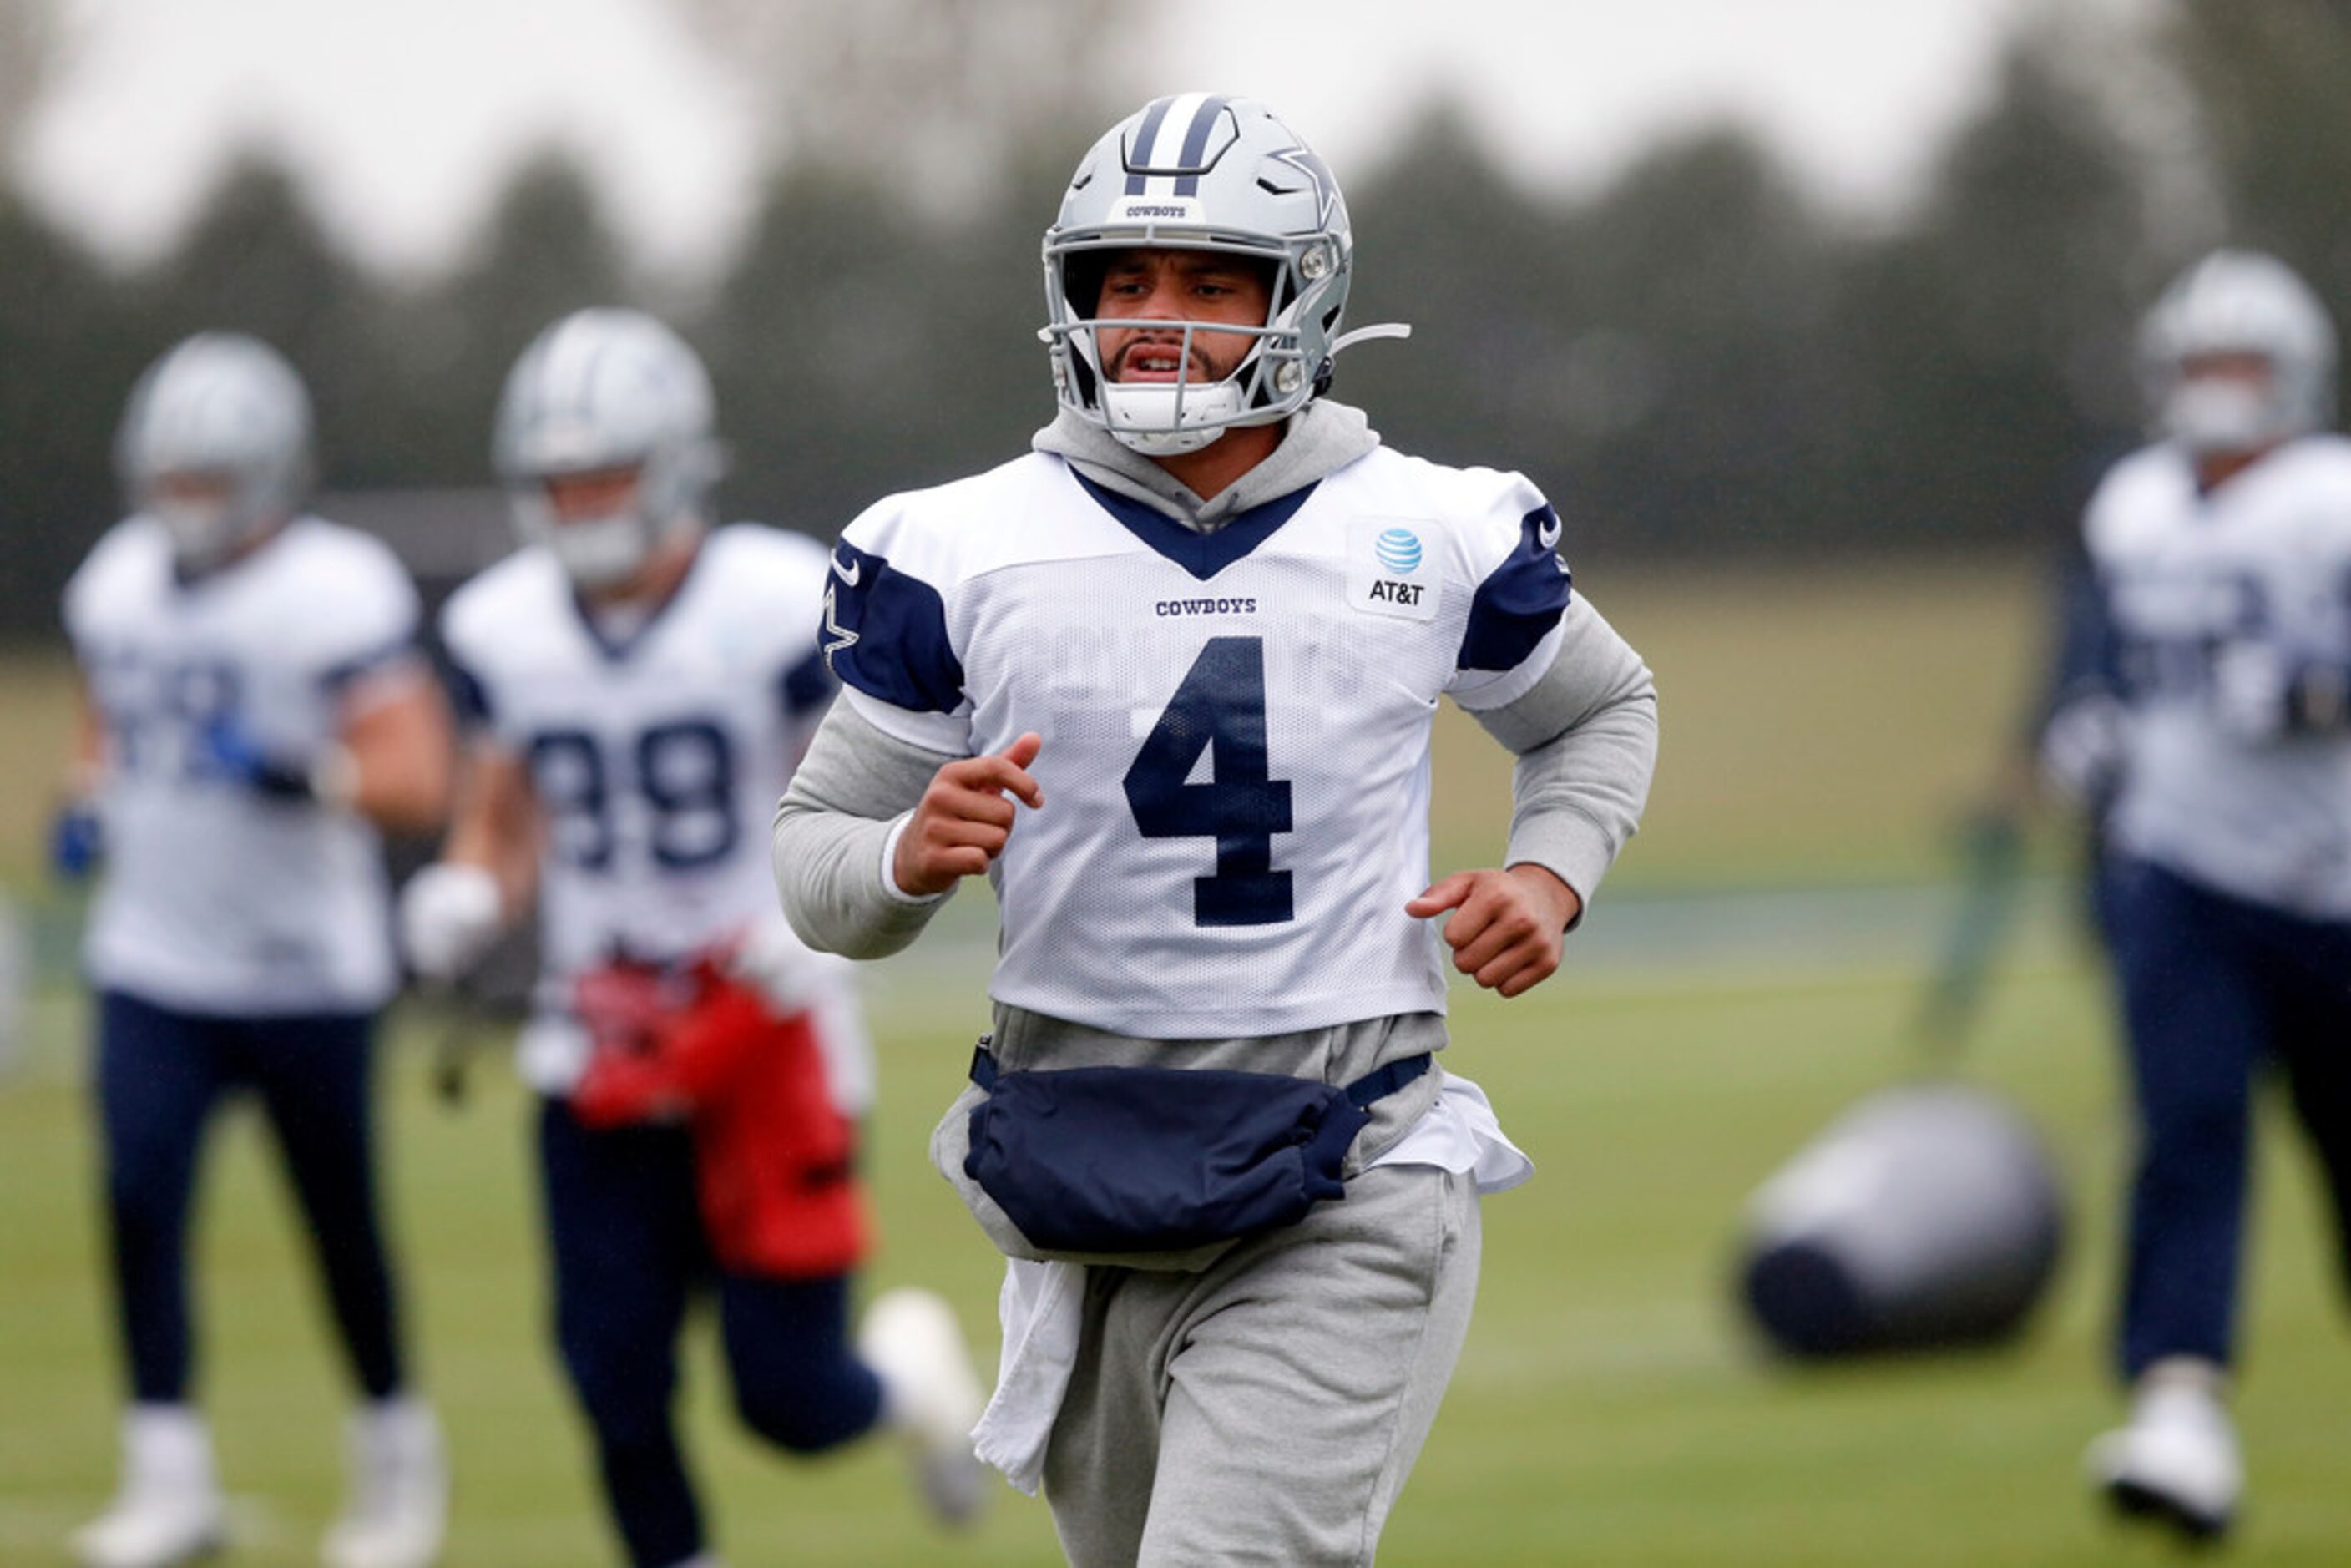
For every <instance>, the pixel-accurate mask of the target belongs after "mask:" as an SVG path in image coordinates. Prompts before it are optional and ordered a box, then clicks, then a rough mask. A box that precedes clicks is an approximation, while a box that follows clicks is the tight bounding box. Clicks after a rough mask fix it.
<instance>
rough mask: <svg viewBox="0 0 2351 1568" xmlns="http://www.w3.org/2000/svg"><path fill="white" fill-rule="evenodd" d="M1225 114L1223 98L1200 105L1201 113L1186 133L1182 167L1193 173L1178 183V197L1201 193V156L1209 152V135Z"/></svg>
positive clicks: (1195, 115) (1176, 189)
mask: <svg viewBox="0 0 2351 1568" xmlns="http://www.w3.org/2000/svg"><path fill="white" fill-rule="evenodd" d="M1224 112H1225V99H1222V98H1210V99H1207V101H1206V102H1204V103H1202V104H1201V105H1200V108H1199V111H1198V112H1197V113H1196V114H1194V115H1193V116H1192V125H1191V129H1190V130H1188V131H1185V132H1184V152H1183V156H1182V159H1181V165H1182V167H1184V168H1186V169H1189V170H1191V171H1193V172H1191V173H1188V174H1186V175H1185V176H1184V177H1183V178H1182V179H1180V180H1177V181H1176V182H1175V193H1176V194H1177V195H1179V196H1196V195H1198V194H1199V193H1200V175H1199V172H1198V171H1199V167H1200V159H1201V156H1202V155H1203V154H1204V153H1206V152H1207V151H1208V133H1209V132H1210V131H1214V130H1215V129H1216V127H1217V116H1218V115H1220V114H1222V113H1224Z"/></svg>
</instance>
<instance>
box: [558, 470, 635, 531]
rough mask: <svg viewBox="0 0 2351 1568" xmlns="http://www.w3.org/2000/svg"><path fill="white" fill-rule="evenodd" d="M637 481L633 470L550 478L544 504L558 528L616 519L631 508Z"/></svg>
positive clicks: (633, 505)
mask: <svg viewBox="0 0 2351 1568" xmlns="http://www.w3.org/2000/svg"><path fill="white" fill-rule="evenodd" d="M638 477H639V475H638V471H637V470H636V469H634V468H600V469H596V470H594V471H593V472H590V473H585V474H555V475H550V476H549V477H548V480H547V504H548V505H549V507H552V508H553V509H554V512H555V520H556V522H557V523H558V524H559V525H560V524H563V523H576V522H588V521H592V520H594V519H596V518H600V517H617V516H620V515H621V514H623V513H626V512H629V511H631V510H632V509H633V508H634V507H635V506H636V502H637V483H638Z"/></svg>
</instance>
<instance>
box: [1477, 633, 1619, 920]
mask: <svg viewBox="0 0 2351 1568" xmlns="http://www.w3.org/2000/svg"><path fill="white" fill-rule="evenodd" d="M1477 718H1478V720H1479V723H1480V724H1482V725H1484V726H1485V727H1486V728H1487V729H1488V730H1489V731H1491V732H1492V733H1493V734H1494V735H1495V736H1496V737H1497V738H1499V739H1500V740H1501V741H1502V742H1503V743H1504V744H1505V745H1507V746H1509V747H1510V749H1511V750H1513V751H1515V752H1517V753H1518V756H1519V763H1518V767H1517V769H1516V770H1515V772H1514V774H1513V777H1512V780H1511V816H1510V847H1509V849H1508V851H1507V852H1506V853H1505V855H1504V858H1503V863H1504V864H1505V865H1517V864H1521V863H1525V864H1533V865H1539V866H1542V867H1544V868H1545V869H1547V870H1549V871H1550V872H1552V873H1553V874H1555V875H1556V876H1558V877H1559V878H1560V880H1562V882H1564V883H1567V884H1568V886H1569V887H1571V888H1573V889H1574V891H1575V892H1576V894H1577V895H1578V896H1579V897H1581V898H1582V899H1583V901H1584V902H1585V903H1587V904H1588V903H1589V902H1590V901H1591V899H1592V895H1593V893H1594V892H1595V891H1596V890H1597V889H1598V887H1599V885H1600V882H1601V879H1602V878H1603V877H1604V876H1605V875H1606V874H1607V873H1608V868H1609V866H1610V865H1612V864H1613V863H1614V862H1615V859H1616V855H1617V853H1618V852H1620V851H1621V850H1623V848H1624V847H1625V841H1627V840H1629V839H1630V838H1631V837H1632V836H1633V833H1634V831H1635V829H1636V827H1637V826H1638V825H1639V822H1640V818H1641V810H1642V808H1643V807H1644V806H1645V805H1646V804H1647V801H1648V796H1649V779H1650V777H1651V775H1652V774H1653V773H1654V772H1655V771H1656V760H1657V693H1656V682H1655V680H1654V679H1653V678H1652V677H1651V675H1650V674H1649V669H1648V666H1647V665H1646V664H1644V663H1643V662H1642V660H1641V657H1640V655H1639V654H1637V653H1635V652H1634V651H1633V649H1632V648H1631V647H1630V646H1629V645H1628V644H1627V643H1625V640H1624V639H1623V638H1621V637H1619V636H1618V635H1617V634H1616V633H1615V632H1614V630H1613V629H1612V628H1611V627H1610V626H1609V625H1608V623H1607V622H1605V621H1604V620H1602V619H1601V618H1600V617H1599V615H1598V614H1596V613H1595V612H1593V611H1592V610H1591V608H1590V606H1589V605H1584V606H1583V608H1582V610H1581V612H1571V613H1570V614H1569V616H1568V617H1567V619H1566V620H1565V622H1563V623H1562V639H1561V643H1560V649H1559V654H1558V657H1557V659H1556V660H1555V661H1554V662H1553V664H1552V668H1551V669H1550V671H1548V672H1547V673H1546V674H1544V676H1543V678H1542V680H1541V681H1540V682H1538V683H1537V684H1536V685H1535V686H1534V688H1533V689H1532V690H1531V691H1529V692H1528V693H1527V694H1525V695H1523V696H1521V697H1520V698H1519V699H1518V700H1516V701H1515V702H1512V703H1510V704H1508V705H1506V706H1503V707H1501V708H1499V709H1496V710H1493V711H1492V712H1489V713H1481V714H1479V715H1477Z"/></svg>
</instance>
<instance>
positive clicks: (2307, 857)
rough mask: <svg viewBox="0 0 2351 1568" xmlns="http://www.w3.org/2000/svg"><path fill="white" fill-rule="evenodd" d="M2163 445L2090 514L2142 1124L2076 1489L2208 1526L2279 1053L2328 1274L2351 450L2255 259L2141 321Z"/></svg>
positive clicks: (2343, 942)
mask: <svg viewBox="0 0 2351 1568" xmlns="http://www.w3.org/2000/svg"><path fill="white" fill-rule="evenodd" d="M2143 351H2144V355H2145V366H2146V373H2147V390H2148V394H2149V400H2150V403H2151V406H2152V409H2153V413H2154V420H2155V423H2156V427H2157V432H2158V440H2157V441H2156V442H2155V443H2154V444H2151V445H2149V446H2147V447H2146V448H2144V449H2142V450H2140V451H2139V452H2137V453H2136V454H2134V455H2130V456H2128V457H2126V458H2125V459H2123V460H2122V461H2121V462H2120V463H2118V464H2116V465H2115V467H2114V468H2113V469H2112V470H2111V471H2110V472H2109V473H2108V474H2107V476H2106V477H2105V481H2104V482H2103V483H2102V484H2101V486H2100V487H2099V489H2098V491H2097V493H2096V494H2095V496H2094V497H2092V499H2091V502H2090V505H2089V510H2088V513H2087V516H2086V518H2085V536H2086V538H2087V541H2088V545H2089V549H2090V554H2091V558H2092V560H2093V561H2094V563H2095V567H2096V570H2097V573H2098V578H2099V581H2100V584H2101V586H2102V588H2103V590H2104V593H2105V608H2106V611H2107V613H2108V615H2109V616H2110V618H2111V622H2112V634H2111V637H2110V639H2109V642H2110V643H2111V645H2112V648H2113V650H2114V652H2113V654H2112V657H2111V661H2110V664H2111V670H2110V677H2111V683H2110V684H2111V686H2112V690H2113V691H2114V693H2115V695H2116V697H2117V698H2118V699H2119V700H2120V701H2121V703H2122V704H2123V705H2124V706H2123V708H2122V718H2121V722H2120V724H2119V726H2118V727H2116V730H2115V733H2114V737H2113V740H2112V742H2111V746H2112V748H2113V752H2114V755H2113V758H2112V762H2111V764H2110V768H2109V770H2110V772H2111V776H2112V778H2113V779H2114V780H2115V786H2114V787H2115V790H2116V793H2115V797H2114V800H2113V803H2112V806H2111V808H2110V810H2108V812H2107V814H2106V818H2105V821H2106V831H2107V834H2108V841H2109V843H2110V845H2111V850H2110V860H2109V867H2108V874H2107V877H2106V885H2105V897H2106V924H2107V928H2108V935H2109V939H2110V942H2111V946H2112V947H2113V953H2114V959H2115V963H2116V971H2117V975H2118V978H2119V982H2120V989H2121V996H2122V1005H2123V1015H2124V1024H2125V1030H2126V1035H2127V1037H2128V1042H2129V1048H2130V1059H2131V1068H2132V1083H2133V1087H2134V1090H2135V1105H2136V1109H2137V1123H2138V1154H2137V1172H2136V1175H2135V1176H2134V1179H2133V1182H2132V1186H2131V1196H2130V1216H2129V1238H2128V1250H2127V1260H2126V1276H2125V1280H2124V1284H2123V1297H2122V1310H2121V1322H2120V1334H2119V1343H2118V1345H2117V1347H2116V1348H2117V1353H2118V1354H2117V1359H2118V1362H2119V1366H2120V1370H2121V1373H2122V1375H2123V1376H2124V1377H2125V1378H2126V1379H2127V1380H2128V1382H2129V1384H2130V1385H2131V1387H2132V1390H2133V1394H2134V1397H2133V1403H2132V1406H2131V1414H2130V1419H2129V1422H2128V1424H2127V1425H2126V1426H2124V1427H2121V1428H2120V1429H2119V1430H2117V1431H2115V1432H2112V1433H2110V1434H2108V1435H2106V1436H2105V1437H2101V1438H2099V1439H2098V1441H2097V1442H2096V1443H2095V1445H2093V1447H2092V1448H2091V1450H2090V1454H2089V1464H2090V1468H2091V1470H2092V1474H2093V1478H2094V1479H2095V1482H2096V1483H2097V1484H2098V1485H2099V1486H2100V1487H2101V1488H2103V1489H2104V1490H2105V1492H2106V1493H2107V1494H2108V1495H2109V1496H2110V1497H2111V1498H2112V1499H2113V1500H2114V1501H2115V1502H2116V1504H2117V1505H2118V1506H2119V1507H2121V1508H2122V1509H2123V1510H2125V1511H2127V1512H2130V1513H2133V1514H2140V1515H2146V1516H2148V1517H2152V1518H2155V1519H2158V1520H2161V1521H2168V1522H2169V1523H2171V1524H2173V1525H2176V1526H2178V1527H2179V1528H2180V1529H2182V1530H2185V1531H2188V1532H2189V1533H2190V1534H2193V1535H2199V1536H2210V1535H2214V1534H2218V1533H2219V1532H2220V1531H2224V1530H2226V1529H2227V1528H2228V1526H2229V1524H2230V1521H2231V1518H2232V1517H2233V1516H2234V1514H2235V1512H2236V1511H2237V1506H2238V1501H2239V1494H2240V1492H2241V1488H2242V1484H2243V1467H2242V1462H2241V1457H2240V1454H2239V1450H2238V1444H2237V1438H2236V1435H2235V1432H2234V1430H2233V1428H2232V1427H2231V1422H2230V1419H2229V1416H2228V1414H2227V1409H2226V1404H2225V1400H2226V1396H2227V1393H2228V1375H2229V1368H2230V1366H2231V1362H2232V1360H2233V1356H2234V1352H2235V1338H2236V1335H2235V1316H2236V1302H2237V1278H2238V1268H2239V1254H2240V1252H2241V1249H2242V1233H2243V1223H2244V1210H2245V1196H2246V1195H2245V1184H2246V1180H2247V1166H2248V1157H2247V1156H2248V1140H2249V1136H2250V1133H2251V1127H2252V1122H2251V1101H2252V1090H2253V1085H2254V1082H2256V1080H2257V1078H2258V1077H2260V1076H2261V1074H2262V1071H2264V1070H2265V1069H2268V1068H2272V1067H2275V1068H2278V1069H2282V1070H2283V1074H2284V1076H2285V1079H2286V1081H2287V1082H2288V1083H2289V1084H2290V1086H2291V1088H2292V1095H2293V1101H2294V1109H2295V1111H2296V1113H2298V1115H2299V1118H2300V1120H2301V1123H2302V1125H2303V1128H2304V1131H2305V1132H2306V1133H2307V1134H2308V1135H2309V1137H2310V1140H2311V1143H2312V1145H2313V1147H2314V1149H2315V1151H2316V1153H2317V1155H2318V1157H2319V1162H2320V1164H2321V1166H2322V1167H2323V1169H2324V1170H2325V1175H2326V1179H2327V1181H2328V1182H2329V1184H2330V1186H2331V1189H2332V1194H2333V1200H2334V1207H2335V1218H2336V1223H2337V1226H2338V1232H2339V1239H2342V1240H2343V1241H2344V1242H2345V1243H2346V1247H2345V1259H2346V1264H2351V1231H2344V1230H2341V1228H2342V1227H2343V1226H2344V1225H2345V1223H2346V1219H2351V1051H2346V1049H2345V1045H2346V1041H2351V979H2346V977H2351V700H2346V699H2351V442H2346V441H2345V440H2344V439H2343V438H2341V437H2339V436H2337V435H2335V434H2331V433H2328V432H2327V431H2326V430H2325V426H2326V425H2327V424H2328V423H2330V422H2331V420H2332V419H2333V415H2334V400H2335V327H2334V324H2333V322H2332V321H2331V320H2330V319H2328V317H2327V314H2326V311H2325V308H2323V307H2322V306H2321V305H2320V304H2319V302H2318V300H2317V299H2316V298H2314V296H2313V295H2312V293H2311V291H2310V289H2309V288H2308V287H2306V286H2305V285H2304V283H2303V281H2302V280H2301V279H2300V278H2299V277H2295V276H2294V273H2293V272H2292V271H2290V270H2289V269H2288V268H2287V267H2284V266H2283V264H2281V263H2280V262H2278V261H2276V260H2274V259H2273V258H2271V257H2269V256H2261V255H2256V254H2252V253H2249V252H2244V251H2230V250H2224V251H2220V252H2217V253H2215V254H2213V255H2211V256H2207V257H2205V258H2204V259H2203V260H2202V261H2200V262H2199V263H2197V264H2196V265H2195V266H2194V267H2190V268H2189V270H2188V271H2187V272H2186V273H2185V274H2184V275H2182V276H2181V277H2179V279H2178V280H2177V281H2176V282H2174V283H2173V284H2172V285H2171V287H2169V289H2168V291H2166V293H2165V294H2164V295H2163V296H2162V298H2160V299H2159V300H2158V303H2157V305H2156V306H2155V308H2154V309H2153V311H2152V312H2151V313H2150V314H2149V316H2148V317H2147V323H2146V326H2145V329H2144V342H2143Z"/></svg>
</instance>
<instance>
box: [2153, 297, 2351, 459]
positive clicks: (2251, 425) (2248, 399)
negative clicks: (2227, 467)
mask: <svg viewBox="0 0 2351 1568" xmlns="http://www.w3.org/2000/svg"><path fill="white" fill-rule="evenodd" d="M2139 349H2140V360H2141V366H2142V374H2143V375H2144V377H2145V382H2146V388H2147V403H2148V406H2149V408H2150V409H2151V410H2152V411H2153V413H2154V420H2155V424H2156V427H2157V429H2158V432H2159V433H2160V434H2163V435H2165V436H2168V437H2169V438H2170V439H2172V440H2174V441H2177V442H2179V444H2182V445H2183V446H2186V447H2187V448H2188V449H2189V451H2191V452H2195V453H2199V454H2201V453H2212V452H2251V451H2258V450H2260V449H2261V448H2262V447H2265V446H2269V445H2272V444H2275V443H2277V442H2280V441H2283V440H2285V439H2286V438H2288V437H2289V436H2294V435H2300V434H2303V433H2304V432H2305V431H2311V430H2315V429H2318V428H2319V427H2320V426H2322V425H2325V424H2326V423H2330V422H2331V421H2332V420H2333V419H2334V417H2335V323H2334V321H2333V320H2332V319H2329V318H2328V316H2327V314H2326V308H2325V306H2323V305H2321V304H2320V303H2319V302H2318V297H2317V296H2316V295H2315V294H2313V293H2312V292H2311V291H2310V286H2309V285H2308V284H2306V283H2304V282H2303V280H2302V279H2301V278H2300V277H2296V276H2295V275H2294V269H2293V268H2291V267H2287V266H2286V265H2285V264H2284V263H2283V262H2282V261H2279V260H2278V259H2277V258H2276V257H2274V256H2263V255H2262V254H2261V253H2260V252H2258V251H2249V250H2217V251H2214V252H2213V253H2212V254H2211V255H2210V256H2206V257H2205V258H2204V259H2203V260H2201V261H2199V262H2198V263H2197V264H2196V265H2195V266H2193V267H2189V269H2188V270H2187V271H2186V272H2183V273H2181V274H2180V275H2179V277H2178V278H2176V279H2174V280H2173V282H2172V284H2171V287H2168V288H2167V289H2165V290H2164V292H2163V296H2162V298H2159V299H2158V300H2157V301H2156V305H2155V308H2154V309H2152V310H2150V311H2149V312H2147V322H2146V324H2145V326H2144V327H2143V328H2142V329H2140V334H2139ZM2218 354H2253V355H2258V356H2260V357H2261V358H2262V360H2264V361H2267V362H2268V364H2269V369H2270V374H2269V379H2268V382H2267V384H2266V386H2265V387H2257V386H2254V385H2253V384H2252V383H2249V382H2231V381H2227V380H2224V379H2221V378H2208V377H2191V376H2189V375H2188V374H2187V373H2186V367H2187V366H2188V364H2189V361H2193V360H2197V359H2199V358H2204V357H2207V356H2211V355H2218Z"/></svg>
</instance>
